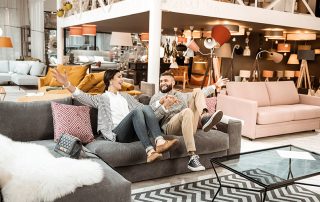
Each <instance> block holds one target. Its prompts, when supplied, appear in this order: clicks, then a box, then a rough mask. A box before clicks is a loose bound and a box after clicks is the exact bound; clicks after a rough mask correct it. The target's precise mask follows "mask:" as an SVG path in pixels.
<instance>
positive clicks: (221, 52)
mask: <svg viewBox="0 0 320 202" xmlns="http://www.w3.org/2000/svg"><path fill="white" fill-rule="evenodd" d="M214 52H215V54H216V56H217V57H221V58H231V57H232V56H231V44H230V43H225V44H223V45H222V46H221V47H220V48H217V49H215V50H214Z"/></svg>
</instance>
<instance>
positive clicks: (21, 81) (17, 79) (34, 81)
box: [11, 73, 39, 85]
mask: <svg viewBox="0 0 320 202" xmlns="http://www.w3.org/2000/svg"><path fill="white" fill-rule="evenodd" d="M38 80H39V77H36V76H31V75H21V74H17V73H13V74H12V75H11V81H12V82H13V83H15V84H17V85H38Z"/></svg>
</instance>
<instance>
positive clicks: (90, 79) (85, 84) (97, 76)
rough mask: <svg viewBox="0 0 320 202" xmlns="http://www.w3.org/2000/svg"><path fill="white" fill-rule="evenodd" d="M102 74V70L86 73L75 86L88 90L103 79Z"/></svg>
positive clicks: (84, 90)
mask: <svg viewBox="0 0 320 202" xmlns="http://www.w3.org/2000/svg"><path fill="white" fill-rule="evenodd" d="M103 76H104V72H99V73H91V74H88V75H86V76H85V77H84V78H83V79H82V81H81V82H80V83H79V85H78V86H77V87H78V88H79V89H80V90H82V91H83V92H88V91H89V90H90V89H92V88H93V87H94V86H96V85H97V84H98V83H100V82H101V81H103Z"/></svg>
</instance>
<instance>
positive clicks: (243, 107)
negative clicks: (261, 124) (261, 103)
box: [217, 94, 258, 139]
mask: <svg viewBox="0 0 320 202" xmlns="http://www.w3.org/2000/svg"><path fill="white" fill-rule="evenodd" d="M217 109H220V110H222V111H223V113H224V114H225V115H228V116H231V117H235V118H238V119H240V120H243V121H244V125H243V129H242V134H243V135H245V136H247V137H249V138H250V139H255V129H256V122H257V113H258V103H257V102H256V101H252V100H247V99H242V98H237V97H232V96H227V95H221V94H219V95H218V99H217Z"/></svg>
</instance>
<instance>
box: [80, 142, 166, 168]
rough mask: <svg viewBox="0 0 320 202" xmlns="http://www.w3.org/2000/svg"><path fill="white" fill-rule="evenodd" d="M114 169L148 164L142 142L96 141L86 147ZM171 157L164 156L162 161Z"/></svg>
mask: <svg viewBox="0 0 320 202" xmlns="http://www.w3.org/2000/svg"><path fill="white" fill-rule="evenodd" d="M86 147H87V148H88V149H89V150H91V151H93V152H95V153H96V154H98V155H99V157H100V158H102V159H103V160H104V161H106V162H108V163H109V164H110V165H111V166H112V167H121V166H130V165H137V164H143V163H146V160H147V155H146V151H145V149H144V148H143V146H142V144H141V142H140V141H136V142H131V143H119V142H111V141H107V140H96V141H93V142H91V143H89V144H87V145H86ZM168 158H169V155H168V154H167V155H163V158H162V160H165V159H168Z"/></svg>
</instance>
